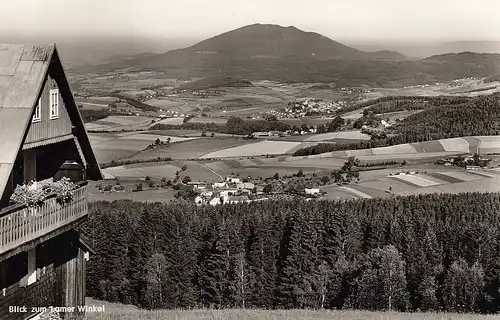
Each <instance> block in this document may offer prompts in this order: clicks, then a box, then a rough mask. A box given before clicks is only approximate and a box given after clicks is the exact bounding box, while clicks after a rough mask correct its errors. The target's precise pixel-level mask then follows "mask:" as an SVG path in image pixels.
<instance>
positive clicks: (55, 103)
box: [50, 89, 59, 119]
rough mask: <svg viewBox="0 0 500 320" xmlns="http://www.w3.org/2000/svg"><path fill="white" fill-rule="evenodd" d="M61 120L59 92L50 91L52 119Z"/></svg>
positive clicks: (56, 90) (55, 90)
mask: <svg viewBox="0 0 500 320" xmlns="http://www.w3.org/2000/svg"><path fill="white" fill-rule="evenodd" d="M57 118H59V90H58V89H53V90H50V119H57Z"/></svg>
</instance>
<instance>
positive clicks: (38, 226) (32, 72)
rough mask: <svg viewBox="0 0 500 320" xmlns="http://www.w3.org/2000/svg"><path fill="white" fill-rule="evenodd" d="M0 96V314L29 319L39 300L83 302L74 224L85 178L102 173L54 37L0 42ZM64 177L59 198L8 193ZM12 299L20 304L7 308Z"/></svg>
mask: <svg viewBox="0 0 500 320" xmlns="http://www.w3.org/2000/svg"><path fill="white" fill-rule="evenodd" d="M0 97H1V99H0V146H1V150H2V152H1V153H0V292H1V295H0V315H1V316H2V317H1V319H7V320H11V319H15V320H17V319H26V318H31V319H37V317H40V314H39V313H38V311H36V310H39V309H40V308H42V307H47V308H48V307H51V306H65V307H76V306H81V305H85V264H86V260H88V258H89V256H90V253H93V249H92V248H91V244H89V243H88V241H86V240H85V239H84V238H83V237H82V235H81V234H80V233H79V231H77V229H78V226H79V225H80V224H81V223H82V222H83V221H85V220H86V219H87V216H88V199H87V192H88V190H87V180H88V179H90V180H101V179H102V178H103V177H102V174H101V171H100V169H99V165H98V164H97V161H96V157H95V155H94V153H93V151H92V147H91V145H90V141H89V138H88V136H87V133H86V131H85V127H84V124H83V121H82V119H81V117H80V113H79V111H78V108H77V106H76V104H75V101H74V99H73V95H72V93H71V90H70V87H69V84H68V80H67V79H66V76H65V72H64V69H63V66H62V64H61V61H60V58H59V53H58V51H57V49H56V46H55V45H17V44H0ZM65 177H67V178H69V179H70V181H71V182H72V183H73V186H74V189H73V190H72V191H70V192H71V194H72V198H71V199H68V201H67V202H62V200H61V198H60V196H61V195H58V194H55V193H47V194H45V195H44V196H43V197H42V198H41V199H40V200H41V202H40V203H39V204H36V205H33V204H31V205H30V204H28V203H23V202H22V200H19V199H18V201H19V202H16V201H13V200H12V199H11V196H12V195H13V193H14V191H15V189H16V186H19V185H29V186H30V190H33V189H35V188H39V187H40V186H41V184H42V182H43V183H44V184H49V183H57V181H60V180H61V179H63V178H65ZM31 182H38V183H33V184H31ZM24 192H29V191H24ZM14 200H15V198H14ZM13 305H17V306H26V309H27V310H26V311H27V312H22V313H13V312H9V310H8V308H9V306H13ZM32 307H38V309H32ZM63 316H64V315H63ZM71 316H72V317H75V318H79V319H82V318H83V316H84V314H82V313H80V312H79V311H78V310H76V312H74V313H71Z"/></svg>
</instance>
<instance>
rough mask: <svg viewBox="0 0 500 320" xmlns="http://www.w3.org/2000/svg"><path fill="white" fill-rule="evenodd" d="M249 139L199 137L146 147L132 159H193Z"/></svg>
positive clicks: (244, 142) (246, 141)
mask: <svg viewBox="0 0 500 320" xmlns="http://www.w3.org/2000/svg"><path fill="white" fill-rule="evenodd" d="M251 142H252V141H251V140H243V139H237V138H236V139H233V138H220V137H219V138H217V137H216V138H199V139H194V140H189V141H184V142H179V143H173V144H171V145H170V146H168V147H166V146H163V147H161V148H156V149H148V150H144V151H141V152H140V153H138V154H136V155H134V156H133V157H132V159H153V158H157V157H171V158H172V159H195V158H199V157H201V156H203V155H205V154H207V153H211V152H215V151H218V150H224V149H227V148H233V147H237V146H243V145H245V144H248V143H251Z"/></svg>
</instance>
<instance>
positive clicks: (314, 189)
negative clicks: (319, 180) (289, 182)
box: [304, 188, 319, 194]
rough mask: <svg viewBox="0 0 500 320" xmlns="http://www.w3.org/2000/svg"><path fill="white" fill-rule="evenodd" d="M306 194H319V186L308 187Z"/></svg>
mask: <svg viewBox="0 0 500 320" xmlns="http://www.w3.org/2000/svg"><path fill="white" fill-rule="evenodd" d="M304 191H305V193H306V194H319V189H318V188H311V189H309V188H306V189H305V190H304Z"/></svg>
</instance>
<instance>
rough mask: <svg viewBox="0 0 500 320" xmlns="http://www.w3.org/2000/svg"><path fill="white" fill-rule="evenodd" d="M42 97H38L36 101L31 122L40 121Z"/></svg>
mask: <svg viewBox="0 0 500 320" xmlns="http://www.w3.org/2000/svg"><path fill="white" fill-rule="evenodd" d="M41 109H42V98H40V99H38V103H37V104H36V107H35V113H34V114H33V119H32V122H40V121H41V120H42V113H41Z"/></svg>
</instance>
